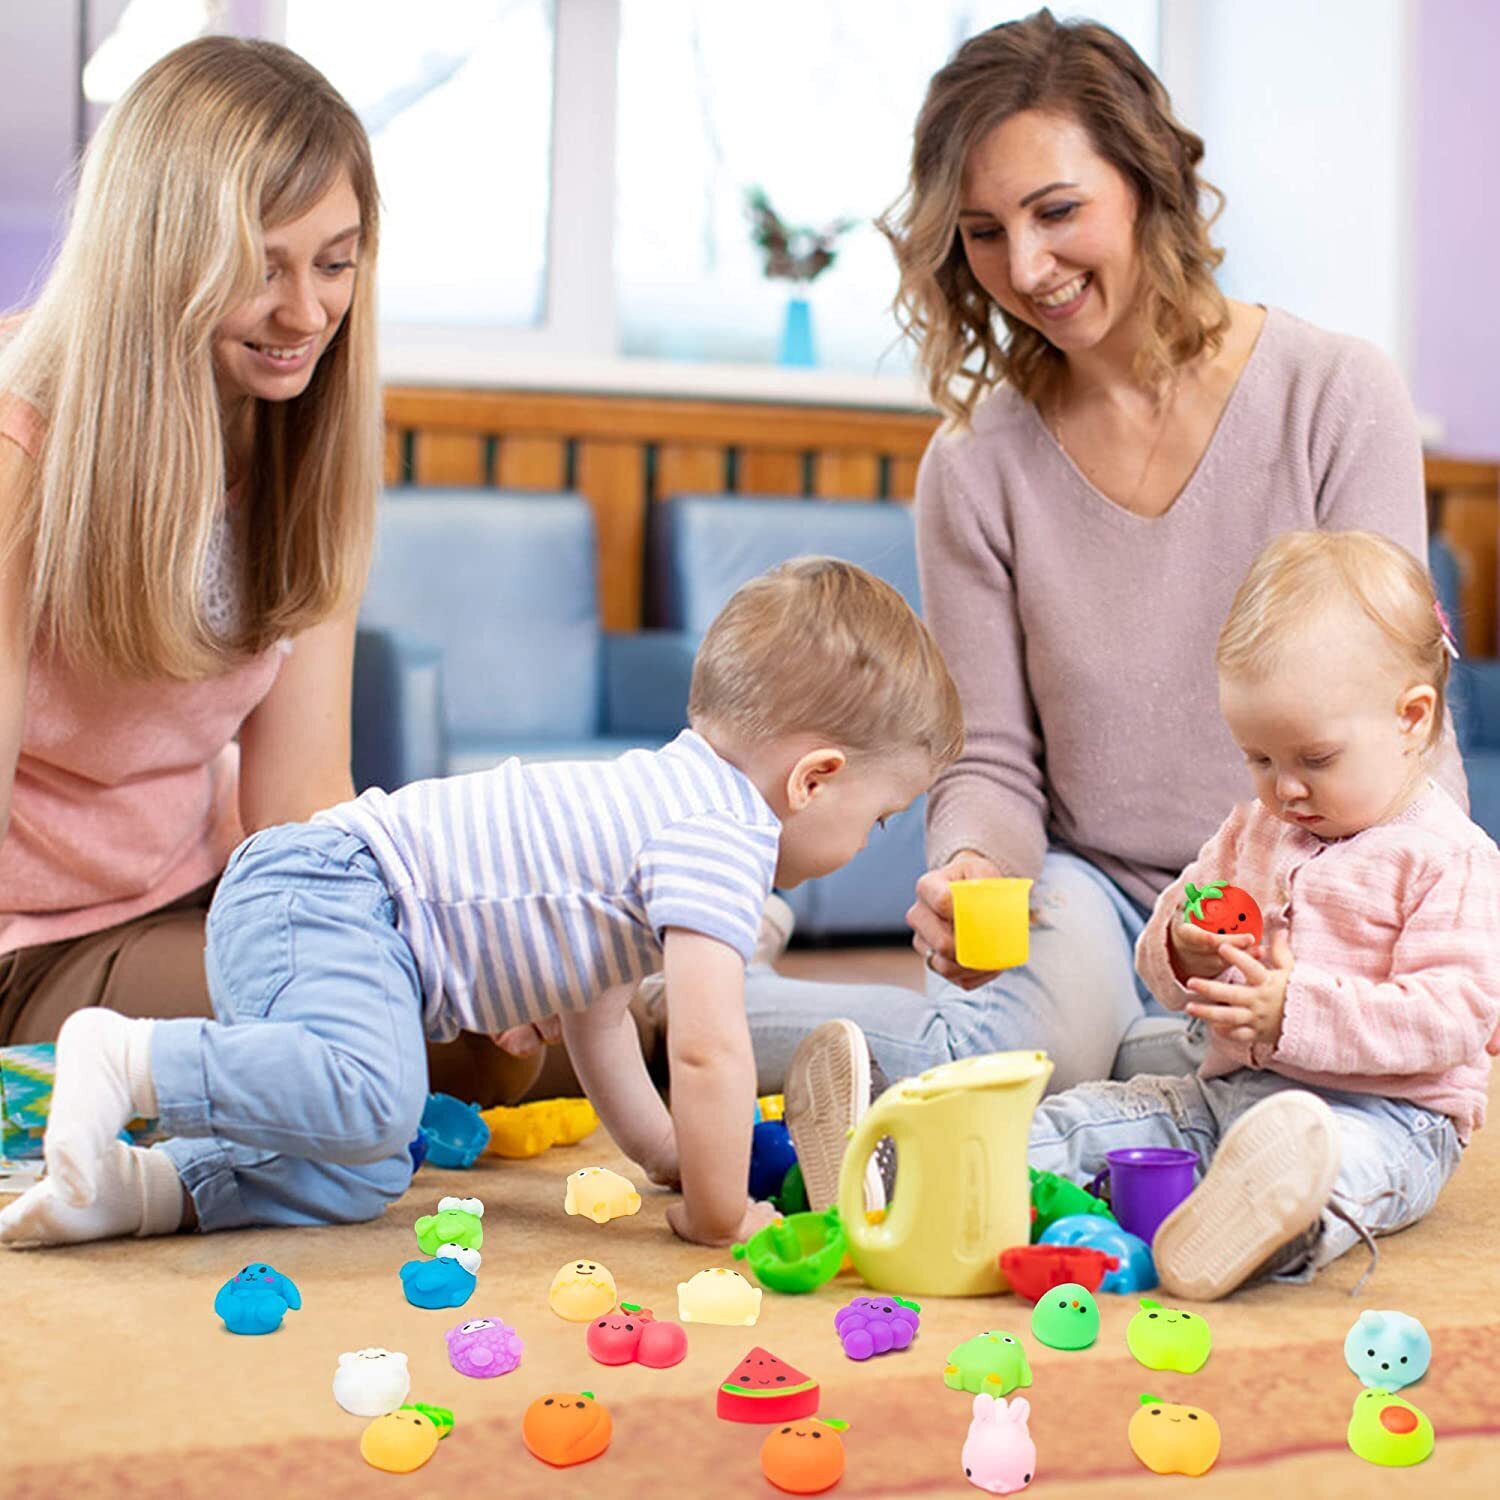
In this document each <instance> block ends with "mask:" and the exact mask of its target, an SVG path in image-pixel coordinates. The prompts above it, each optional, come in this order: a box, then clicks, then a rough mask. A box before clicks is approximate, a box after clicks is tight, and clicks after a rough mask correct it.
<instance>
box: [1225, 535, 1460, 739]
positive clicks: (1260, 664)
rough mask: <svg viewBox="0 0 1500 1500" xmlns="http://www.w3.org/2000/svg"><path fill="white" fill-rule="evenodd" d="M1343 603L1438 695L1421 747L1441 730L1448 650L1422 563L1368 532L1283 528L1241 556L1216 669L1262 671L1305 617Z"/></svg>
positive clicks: (1299, 631)
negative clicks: (1246, 563)
mask: <svg viewBox="0 0 1500 1500" xmlns="http://www.w3.org/2000/svg"><path fill="white" fill-rule="evenodd" d="M1339 604H1343V605H1345V606H1346V607H1350V608H1352V609H1354V610H1357V611H1358V612H1360V613H1361V614H1363V615H1364V616H1365V618H1366V619H1368V620H1369V621H1370V623H1371V624H1373V625H1374V626H1375V627H1376V629H1377V630H1379V632H1380V633H1381V635H1382V636H1383V637H1384V638H1385V640H1386V642H1387V644H1388V645H1389V647H1390V650H1391V654H1392V656H1393V657H1394V658H1395V659H1396V661H1397V662H1398V663H1399V666H1400V668H1401V669H1402V670H1403V671H1404V672H1405V673H1406V674H1407V675H1409V677H1410V678H1411V679H1412V681H1414V682H1418V683H1423V684H1425V685H1427V686H1429V687H1431V688H1432V689H1433V690H1434V691H1435V692H1436V694H1437V703H1436V711H1435V713H1434V714H1433V719H1432V730H1431V733H1430V734H1429V736H1428V740H1427V744H1426V746H1425V748H1426V749H1428V750H1430V749H1432V747H1433V746H1434V745H1435V744H1436V743H1437V741H1438V739H1439V737H1440V736H1441V735H1442V732H1443V710H1444V704H1445V702H1446V698H1447V685H1448V668H1449V662H1450V656H1449V653H1448V648H1447V646H1446V644H1445V642H1444V620H1443V618H1442V616H1441V615H1440V614H1439V613H1438V609H1437V596H1436V595H1435V594H1434V592H1433V588H1432V580H1431V579H1430V578H1429V577H1428V574H1427V570H1426V568H1424V567H1423V566H1422V565H1421V563H1419V562H1418V561H1417V560H1416V558H1414V557H1413V556H1412V555H1411V553H1409V552H1408V551H1406V549H1405V548H1404V547H1399V546H1397V545H1396V543H1395V542H1393V541H1390V540H1389V539H1387V538H1386V537H1383V536H1377V535H1376V534H1375V533H1374V532H1372V531H1287V532H1283V533H1282V534H1281V535H1280V536H1278V537H1277V538H1276V539H1275V540H1274V541H1272V542H1271V543H1270V544H1269V545H1268V546H1266V547H1265V548H1264V549H1263V550H1262V552H1261V554H1260V556H1259V557H1257V558H1256V559H1255V561H1254V562H1253V563H1252V564H1251V565H1250V571H1249V572H1248V573H1247V574H1246V575H1245V579H1244V582H1243V583H1241V584H1240V587H1239V592H1238V593H1236V594H1235V596H1234V603H1233V604H1232V605H1230V607H1229V618H1228V619H1227V620H1225V622H1224V628H1223V630H1221V631H1220V632H1219V648H1218V653H1217V661H1218V667H1219V671H1220V672H1221V673H1223V674H1224V675H1226V676H1233V677H1251V678H1255V677H1262V676H1264V675H1265V674H1266V673H1268V672H1270V671H1272V670H1273V669H1274V668H1276V667H1277V666H1279V665H1281V663H1282V662H1284V661H1285V659H1286V656H1287V654H1288V652H1289V650H1290V649H1291V647H1292V646H1293V644H1294V643H1297V644H1304V648H1305V641H1306V628H1307V626H1308V625H1309V623H1311V622H1314V621H1316V620H1318V619H1319V618H1320V617H1323V616H1326V615H1327V614H1328V612H1329V610H1330V608H1331V607H1334V606H1337V605H1339Z"/></svg>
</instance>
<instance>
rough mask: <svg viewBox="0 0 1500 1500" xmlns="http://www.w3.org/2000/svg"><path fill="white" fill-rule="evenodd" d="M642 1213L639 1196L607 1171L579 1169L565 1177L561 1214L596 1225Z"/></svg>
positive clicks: (628, 1185) (630, 1186)
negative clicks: (566, 1182) (565, 1187)
mask: <svg viewBox="0 0 1500 1500" xmlns="http://www.w3.org/2000/svg"><path fill="white" fill-rule="evenodd" d="M640 1210H641V1195H640V1194H639V1193H638V1192H636V1190H635V1188H634V1187H633V1186H632V1185H631V1183H630V1182H629V1181H628V1180H627V1179H626V1178H624V1177H621V1176H620V1174H619V1173H618V1172H611V1171H610V1170H609V1168H608V1167H580V1168H579V1169H578V1171H576V1172H570V1173H569V1174H568V1190H567V1192H566V1194H565V1195H564V1197H563V1211H564V1212H565V1213H570V1214H582V1215H583V1217H584V1218H586V1219H592V1220H593V1221H594V1223H596V1224H608V1223H609V1221H610V1220H611V1219H622V1218H625V1217H627V1216H628V1215H630V1214H636V1213H639V1212H640Z"/></svg>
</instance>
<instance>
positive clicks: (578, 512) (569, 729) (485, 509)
mask: <svg viewBox="0 0 1500 1500" xmlns="http://www.w3.org/2000/svg"><path fill="white" fill-rule="evenodd" d="M360 619H361V623H362V624H364V625H367V626H373V627H376V628H379V629H384V630H391V631H396V632H398V633H400V634H401V635H403V636H407V637H410V638H412V639H415V640H417V641H420V642H422V643H423V644H426V645H429V646H432V647H434V648H436V649H437V650H438V651H439V652H440V653H441V657H442V691H443V718H444V727H445V729H446V732H447V735H448V738H449V743H450V747H454V748H456V747H457V745H458V744H459V743H461V742H462V741H464V740H471V739H476V738H477V739H481V740H489V741H508V740H512V739H535V740H549V741H553V742H559V741H579V740H587V739H591V738H592V737H593V736H594V735H595V734H597V733H598V729H599V716H600V701H601V688H600V652H601V645H600V627H599V614H598V606H597V603H596V590H595V550H594V524H593V514H592V512H591V511H590V509H589V506H588V503H587V501H585V500H583V499H582V498H581V497H580V496H577V495H551V494H526V495H518V494H514V493H505V492H501V491H495V490H451V489H450V490H444V489H429V488H421V489H417V488H413V489H393V490H390V491H387V493H386V497H385V499H384V501H383V502H382V504H381V507H380V523H379V532H378V536H377V541H376V554H375V562H374V566H373V567H372V569H371V572H370V581H369V586H368V587H367V589H366V591H365V599H364V606H363V609H362V611H361V616H360Z"/></svg>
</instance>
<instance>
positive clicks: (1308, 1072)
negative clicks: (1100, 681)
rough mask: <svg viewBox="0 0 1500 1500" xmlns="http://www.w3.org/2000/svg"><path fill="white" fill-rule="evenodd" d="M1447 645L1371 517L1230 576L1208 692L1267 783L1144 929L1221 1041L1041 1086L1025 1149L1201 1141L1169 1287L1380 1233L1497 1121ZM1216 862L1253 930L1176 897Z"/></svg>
mask: <svg viewBox="0 0 1500 1500" xmlns="http://www.w3.org/2000/svg"><path fill="white" fill-rule="evenodd" d="M1453 654H1455V653H1454V650H1453V645H1452V640H1451V636H1450V634H1449V632H1448V628H1447V624H1446V621H1445V620H1444V619H1443V616H1442V614H1441V611H1440V609H1439V607H1438V606H1437V604H1436V602H1435V600H1434V598H1433V593H1432V588H1431V584H1430V582H1429V581H1428V578H1427V574H1426V572H1425V570H1424V569H1423V568H1422V567H1421V566H1420V565H1419V564H1418V563H1417V562H1416V561H1415V560H1414V559H1413V558H1412V557H1411V556H1410V555H1409V554H1408V553H1406V552H1405V551H1403V550H1402V549H1401V548H1400V547H1397V546H1396V545H1395V544H1394V543H1392V542H1389V541H1387V540H1385V539H1384V538H1382V537H1378V536H1375V535H1373V534H1372V533H1368V532H1288V533H1285V534H1284V535H1282V536H1281V537H1279V538H1277V539H1276V540H1275V541H1274V542H1272V543H1271V544H1270V546H1268V547H1267V548H1266V549H1265V551H1264V552H1263V553H1262V554H1261V556H1260V557H1259V558H1258V559H1257V560H1256V562H1255V564H1254V565H1253V566H1252V568H1251V570H1250V573H1249V574H1248V576H1247V577H1246V579H1245V581H1244V583H1243V584H1242V585H1241V587H1240V590H1239V593H1238V595H1237V596H1236V598H1235V601H1234V604H1233V606H1232V608H1231V610H1230V614H1229V619H1228V621H1227V622H1226V624H1225V626H1224V629H1223V632H1222V634H1221V636H1220V638H1219V647H1218V667H1219V701H1220V708H1221V710H1222V713H1223V716H1224V720H1225V723H1226V724H1227V725H1228V728H1229V731H1230V733H1231V735H1233V737H1234V739H1235V741H1236V742H1237V743H1238V744H1239V746H1240V747H1241V749H1242V750H1243V752H1244V755H1245V759H1246V762H1247V764H1248V766H1249V769H1250V774H1251V779H1252V781H1253V783H1254V787H1255V792H1256V796H1257V799H1258V800H1257V801H1256V802H1253V803H1249V804H1247V805H1245V806H1241V807H1237V808H1235V809H1234V811H1233V812H1232V813H1231V814H1230V815H1229V817H1228V818H1227V819H1226V820H1225V822H1224V823H1223V825H1222V826H1221V827H1220V828H1219V830H1218V832H1217V833H1215V834H1214V836H1213V837H1212V838H1211V839H1209V841H1208V842H1207V843H1206V844H1205V845H1204V846H1203V848H1202V850H1201V851H1200V852H1199V855H1198V857H1197V859H1195V860H1194V861H1193V863H1192V864H1191V865H1189V866H1188V868H1187V869H1186V870H1184V871H1183V873H1182V876H1181V877H1180V879H1178V880H1177V881H1176V882H1174V883H1173V884H1172V885H1171V886H1169V887H1168V888H1167V889H1166V890H1165V891H1163V892H1162V894H1161V896H1160V898H1159V899H1158V900H1157V903H1156V907H1155V911H1154V913H1153V915H1152V917H1151V920H1150V922H1149V923H1148V924H1147V926H1146V928H1145V930H1144V932H1143V933H1142V934H1141V938H1140V942H1139V943H1138V945H1137V947H1136V967H1137V969H1138V971H1139V973H1140V975H1141V978H1142V979H1143V980H1144V981H1145V983H1146V984H1147V986H1148V987H1149V988H1150V990H1151V992H1152V993H1153V994H1154V995H1155V996H1156V998H1157V999H1158V1000H1160V1001H1161V1002H1162V1004H1163V1005H1166V1006H1168V1007H1170V1008H1171V1009H1173V1010H1186V1011H1187V1012H1188V1014H1189V1015H1192V1016H1196V1017H1198V1018H1199V1019H1200V1020H1202V1021H1203V1022H1204V1023H1205V1024H1206V1026H1207V1028H1208V1031H1209V1043H1208V1051H1207V1055H1206V1057H1205V1060H1204V1062H1203V1065H1202V1067H1201V1069H1200V1070H1199V1072H1198V1074H1197V1075H1196V1076H1194V1077H1190V1078H1162V1077H1146V1078H1136V1079H1132V1080H1130V1081H1129V1082H1128V1083H1101V1084H1085V1085H1083V1086H1081V1087H1079V1088H1076V1089H1071V1090H1068V1091H1067V1092H1065V1093H1062V1094H1058V1095H1056V1096H1054V1097H1053V1098H1051V1099H1048V1100H1045V1101H1044V1102H1043V1104H1042V1105H1041V1106H1040V1107H1039V1109H1038V1111H1037V1115H1036V1119H1035V1121H1034V1123H1033V1127H1032V1134H1031V1143H1030V1158H1031V1162H1032V1165H1033V1166H1036V1167H1040V1168H1046V1169H1050V1170H1053V1171H1059V1172H1062V1173H1064V1175H1068V1176H1074V1177H1079V1178H1083V1177H1087V1176H1088V1175H1089V1174H1091V1173H1092V1172H1094V1171H1096V1170H1098V1169H1099V1168H1100V1167H1102V1166H1103V1165H1104V1153H1105V1152H1106V1151H1107V1150H1111V1149H1114V1148H1116V1147H1121V1146H1128V1145H1178V1146H1189V1147H1192V1148H1193V1149H1194V1150H1196V1151H1197V1152H1198V1154H1199V1156H1200V1159H1201V1160H1202V1161H1204V1162H1205V1163H1207V1164H1209V1169H1208V1171H1207V1173H1206V1174H1205V1175H1204V1177H1203V1178H1202V1180H1201V1181H1200V1183H1199V1184H1198V1186H1197V1187H1196V1188H1195V1190H1194V1191H1193V1192H1192V1194H1191V1195H1190V1196H1189V1197H1188V1198H1187V1199H1186V1200H1185V1201H1184V1202H1183V1203H1182V1205H1181V1206H1180V1207H1179V1208H1178V1209H1177V1210H1176V1211H1175V1212H1174V1213H1173V1214H1172V1215H1171V1217H1169V1218H1168V1219H1167V1220H1165V1221H1164V1222H1163V1223H1162V1225H1161V1227H1160V1228H1159V1229H1158V1230H1157V1233H1156V1236H1155V1240H1154V1243H1153V1250H1154V1253H1155V1256H1156V1262H1157V1270H1158V1273H1159V1274H1160V1277H1161V1280H1162V1284H1163V1285H1164V1286H1165V1287H1166V1288H1167V1289H1168V1290H1169V1291H1170V1292H1173V1293H1174V1294H1176V1295H1180V1296H1185V1297H1193V1298H1199V1299H1205V1300H1206V1299H1211V1298H1215V1297H1221V1296H1223V1295H1225V1294H1226V1293H1227V1292H1229V1291H1232V1290H1233V1289H1234V1288H1235V1287H1237V1286H1239V1285H1240V1284H1242V1283H1243V1282H1245V1281H1246V1280H1248V1279H1250V1278H1251V1277H1253V1276H1255V1275H1257V1274H1260V1275H1269V1276H1275V1277H1277V1278H1278V1279H1283V1280H1308V1279H1310V1278H1311V1276H1312V1275H1313V1274H1314V1273H1315V1272H1316V1270H1317V1269H1318V1268H1319V1267H1321V1266H1323V1265H1326V1264H1327V1263H1328V1262H1329V1261H1331V1260H1333V1259H1335V1258H1336V1257H1337V1256H1339V1255H1341V1254H1343V1253H1344V1251H1345V1250H1347V1249H1349V1248H1350V1246H1352V1245H1353V1244H1354V1243H1355V1242H1356V1240H1359V1239H1363V1240H1365V1241H1366V1242H1367V1243H1368V1244H1370V1245H1371V1247H1372V1248H1373V1238H1372V1237H1373V1235H1375V1234H1381V1233H1391V1232H1393V1231H1394V1230H1397V1229H1401V1228H1405V1227H1406V1226H1408V1225H1410V1224H1413V1223H1415V1222H1416V1221H1417V1220H1418V1219H1420V1218H1421V1217H1422V1216H1423V1214H1425V1213H1426V1212H1427V1210H1428V1209H1430V1208H1431V1206H1432V1204H1433V1203H1434V1202H1435V1201H1436V1198H1437V1194H1438V1190H1439V1189H1440V1188H1441V1186H1442V1184H1443V1183H1444V1182H1445V1181H1446V1180H1447V1178H1448V1176H1449V1174H1450V1173H1451V1172H1452V1170H1453V1168H1454V1167H1455V1166H1456V1165H1457V1162H1458V1159H1459V1157H1460V1155H1461V1152H1462V1148H1463V1146H1464V1144H1466V1143H1467V1141H1468V1140H1469V1137H1470V1136H1471V1134H1472V1133H1473V1131H1474V1130H1476V1129H1477V1128H1478V1127H1479V1125H1480V1124H1481V1123H1482V1121H1483V1117H1484V1104H1485V1091H1486V1084H1487V1080H1488V1076H1489V1064H1490V1058H1489V1051H1488V1050H1487V1048H1488V1047H1489V1046H1490V1045H1491V1044H1492V1042H1493V1039H1494V1038H1495V1037H1496V1035H1497V1023H1500V850H1497V849H1496V847H1495V844H1494V843H1493V842H1492V841H1491V839H1490V838H1489V837H1488V836H1487V835H1486V834H1485V833H1484V832H1483V831H1482V830H1481V829H1480V828H1478V827H1477V826H1476V825H1475V824H1474V823H1473V822H1471V821H1470V820H1469V818H1468V817H1467V815H1466V814H1465V813H1464V811H1463V809H1462V808H1460V807H1459V806H1458V804H1457V803H1456V802H1454V800H1453V799H1452V797H1450V796H1449V795H1448V793H1447V792H1445V791H1443V790H1442V789H1441V788H1440V787H1438V786H1436V785H1435V784H1434V783H1433V782H1432V781H1431V780H1430V778H1429V777H1428V774H1427V764H1426V762H1427V756H1428V754H1429V752H1430V751H1431V750H1432V749H1433V747H1434V746H1435V745H1436V743H1437V741H1438V738H1439V736H1440V734H1441V732H1442V727H1443V707H1444V687H1445V684H1446V681H1447V675H1448V666H1449V660H1450V657H1451V656H1452V655H1453ZM1214 881H1219V882H1229V883H1232V884H1233V885H1234V886H1236V887H1239V888H1241V889H1243V890H1244V891H1246V892H1248V893H1249V894H1250V895H1251V896H1253V897H1254V898H1255V899H1256V901H1257V902H1258V903H1259V905H1260V906H1261V908H1262V909H1263V913H1264V917H1265V932H1264V939H1263V940H1262V941H1261V942H1259V943H1257V942H1256V941H1255V940H1254V938H1252V937H1251V936H1249V935H1246V934H1243V933H1238V934H1236V933H1233V932H1232V931H1227V932H1225V933H1223V934H1221V933H1220V932H1218V931H1209V930H1205V929H1203V928H1201V927H1198V926H1195V925H1193V924H1191V923H1189V922H1188V921H1187V920H1186V918H1185V912H1184V887H1185V886H1186V885H1187V884H1189V883H1191V884H1193V885H1196V886H1202V885H1205V884H1208V883H1210V882H1214ZM1231 915H1232V916H1235V917H1237V916H1238V915H1239V914H1238V913H1231ZM1233 925H1235V924H1233V923H1229V924H1226V926H1229V927H1232V926H1233Z"/></svg>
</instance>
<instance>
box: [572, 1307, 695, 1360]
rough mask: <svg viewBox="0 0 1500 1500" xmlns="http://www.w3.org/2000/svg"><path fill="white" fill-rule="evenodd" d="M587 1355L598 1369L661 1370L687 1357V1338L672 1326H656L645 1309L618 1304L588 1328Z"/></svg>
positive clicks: (678, 1328)
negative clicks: (636, 1367) (642, 1367)
mask: <svg viewBox="0 0 1500 1500" xmlns="http://www.w3.org/2000/svg"><path fill="white" fill-rule="evenodd" d="M585 1342H586V1344H587V1347H588V1351H589V1353H590V1354H591V1355H593V1357H594V1358H595V1359H597V1360H598V1361H599V1363H600V1364H601V1365H629V1364H638V1365H645V1366H646V1368H647V1369H649V1370H665V1369H668V1368H669V1367H670V1366H672V1365H676V1364H681V1363H682V1360H683V1358H684V1357H685V1356H686V1354H687V1334H685V1333H684V1332H683V1331H682V1329H681V1327H680V1326H679V1325H678V1324H676V1323H658V1322H657V1321H656V1319H655V1318H653V1317H652V1316H651V1309H650V1308H649V1307H641V1306H639V1305H638V1304H636V1303H634V1302H622V1303H621V1304H620V1305H619V1307H617V1308H615V1309H614V1310H613V1311H612V1312H608V1313H606V1314H605V1315H604V1316H603V1317H602V1318H599V1319H597V1320H596V1321H595V1322H593V1323H590V1324H589V1331H588V1335H587V1338H586V1340H585Z"/></svg>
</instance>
